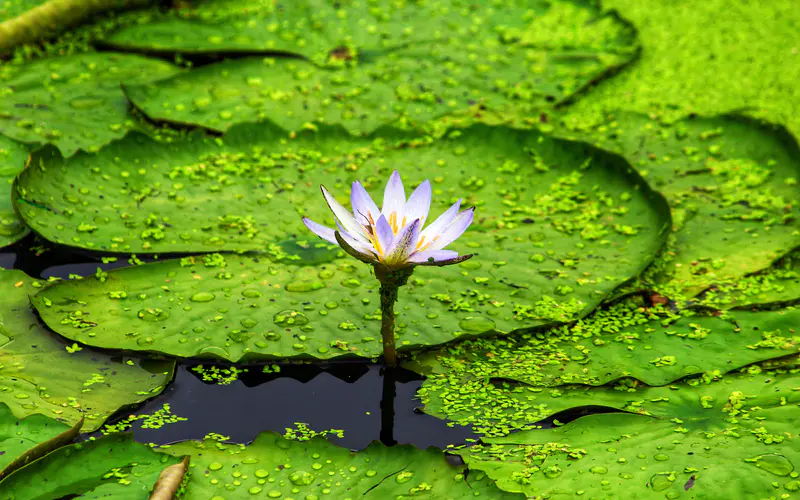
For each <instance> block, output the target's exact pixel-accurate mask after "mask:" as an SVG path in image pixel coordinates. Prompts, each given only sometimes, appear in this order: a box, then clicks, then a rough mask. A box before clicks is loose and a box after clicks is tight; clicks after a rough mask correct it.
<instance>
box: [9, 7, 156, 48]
mask: <svg viewBox="0 0 800 500" xmlns="http://www.w3.org/2000/svg"><path fill="white" fill-rule="evenodd" d="M148 3H150V0H48V1H46V2H44V3H43V4H41V5H39V6H37V7H34V8H32V9H30V10H28V11H26V12H23V13H22V14H20V15H18V16H16V17H12V18H11V19H8V20H6V21H3V22H2V23H0V54H4V53H7V52H10V51H11V49H13V48H14V47H16V46H17V45H22V44H24V43H33V42H38V41H41V40H44V39H47V38H52V37H53V36H55V35H57V34H58V33H60V32H61V31H64V30H65V29H67V28H69V27H70V26H73V25H76V24H79V23H81V22H83V21H85V20H86V19H87V18H89V17H91V16H92V15H95V14H99V13H102V12H106V11H110V10H116V9H130V8H133V7H141V6H143V5H147V4H148Z"/></svg>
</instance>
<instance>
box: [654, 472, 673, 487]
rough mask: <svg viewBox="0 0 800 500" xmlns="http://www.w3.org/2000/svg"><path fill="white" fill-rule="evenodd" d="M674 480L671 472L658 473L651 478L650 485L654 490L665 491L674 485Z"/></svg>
mask: <svg viewBox="0 0 800 500" xmlns="http://www.w3.org/2000/svg"><path fill="white" fill-rule="evenodd" d="M674 481H675V480H674V479H672V475H671V474H670V473H661V474H656V475H654V476H653V477H651V478H650V487H651V488H653V491H664V490H666V489H667V488H669V487H670V486H672V483H673V482H674Z"/></svg>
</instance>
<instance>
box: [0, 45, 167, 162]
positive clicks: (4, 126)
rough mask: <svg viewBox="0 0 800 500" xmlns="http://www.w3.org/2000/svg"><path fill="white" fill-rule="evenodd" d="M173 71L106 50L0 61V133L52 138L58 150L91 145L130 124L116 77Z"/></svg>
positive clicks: (138, 79) (136, 78)
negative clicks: (4, 63)
mask: <svg viewBox="0 0 800 500" xmlns="http://www.w3.org/2000/svg"><path fill="white" fill-rule="evenodd" d="M178 72H179V69H178V68H177V67H176V66H173V65H171V64H169V63H166V62H164V61H161V60H158V59H148V58H146V57H142V56H137V55H131V54H115V53H111V52H101V53H86V54H78V55H72V56H66V57H51V58H46V59H40V60H36V61H33V62H29V63H26V64H6V65H3V66H2V67H0V92H1V93H2V96H3V98H2V100H0V134H4V135H6V136H8V137H10V138H12V139H15V140H17V141H20V142H23V143H28V144H55V145H56V146H57V147H58V149H59V150H60V151H61V153H62V154H64V155H66V156H70V155H72V154H74V153H75V152H76V151H77V150H79V149H83V150H85V151H94V150H97V149H99V148H100V147H101V146H103V145H105V144H107V143H109V142H111V141H112V140H114V139H119V138H120V137H122V136H124V135H125V133H126V132H127V131H128V130H129V129H131V128H132V127H133V126H134V123H133V120H132V118H131V116H130V115H129V114H128V102H127V100H126V99H125V96H124V95H123V94H122V92H121V91H120V82H122V81H125V82H128V83H133V82H135V83H145V82H149V81H152V80H158V79H161V78H167V77H169V76H173V75H175V74H177V73H178Z"/></svg>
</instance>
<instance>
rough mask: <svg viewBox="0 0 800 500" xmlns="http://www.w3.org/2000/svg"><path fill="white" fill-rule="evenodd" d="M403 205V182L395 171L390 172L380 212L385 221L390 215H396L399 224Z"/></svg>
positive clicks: (404, 192)
mask: <svg viewBox="0 0 800 500" xmlns="http://www.w3.org/2000/svg"><path fill="white" fill-rule="evenodd" d="M405 204H406V191H405V189H403V181H402V180H401V179H400V174H399V173H397V170H395V171H394V172H392V175H391V177H389V182H388V183H386V189H385V190H384V192H383V208H382V209H381V212H382V213H383V215H385V216H386V218H387V219H389V218H390V216H391V215H392V213H395V214H397V215H395V217H397V219H398V223H399V220H400V219H402V218H403V213H402V212H403V206H404V205H405ZM390 222H391V221H390ZM398 230H399V228H398Z"/></svg>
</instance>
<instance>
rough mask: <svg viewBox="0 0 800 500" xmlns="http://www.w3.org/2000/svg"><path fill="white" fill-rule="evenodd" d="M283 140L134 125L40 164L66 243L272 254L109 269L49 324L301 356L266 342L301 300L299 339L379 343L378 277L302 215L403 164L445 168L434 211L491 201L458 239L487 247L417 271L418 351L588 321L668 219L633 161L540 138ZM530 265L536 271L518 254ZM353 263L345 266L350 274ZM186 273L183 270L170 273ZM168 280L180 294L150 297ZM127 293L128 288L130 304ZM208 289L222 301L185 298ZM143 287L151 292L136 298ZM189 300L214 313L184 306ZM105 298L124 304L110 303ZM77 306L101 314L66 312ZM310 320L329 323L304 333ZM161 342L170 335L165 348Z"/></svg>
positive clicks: (412, 316) (405, 322)
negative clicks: (185, 134)
mask: <svg viewBox="0 0 800 500" xmlns="http://www.w3.org/2000/svg"><path fill="white" fill-rule="evenodd" d="M337 130H338V129H337ZM283 137H285V136H284V135H283V133H282V132H280V131H277V130H275V129H273V128H269V127H266V126H263V125H256V126H242V127H239V128H237V129H234V130H232V131H231V132H230V133H229V134H228V135H227V136H226V138H225V142H224V143H222V144H220V142H219V141H218V140H212V139H205V138H201V137H199V136H193V137H192V138H190V139H189V140H187V142H185V143H183V144H178V143H173V144H170V145H165V144H160V143H156V142H153V141H151V140H149V139H147V138H144V137H142V136H138V135H137V136H134V137H131V138H129V139H126V140H125V141H122V142H120V143H117V144H114V145H112V146H110V147H109V148H106V149H105V150H103V151H101V152H100V153H98V154H97V155H83V154H80V155H78V156H76V157H75V158H74V159H71V160H69V161H62V160H61V159H60V158H59V157H58V155H57V154H56V153H55V152H54V151H52V150H51V151H49V152H45V153H43V154H42V156H38V157H36V158H35V159H34V163H33V165H32V166H31V167H30V168H28V169H26V171H25V172H23V174H21V176H20V177H19V180H18V184H17V192H18V193H19V194H20V196H21V198H20V200H19V204H18V207H19V208H20V211H21V213H22V215H23V217H24V218H25V220H26V221H28V222H29V223H30V224H31V225H32V227H34V228H35V229H36V230H37V231H38V232H40V233H41V234H43V235H45V236H46V237H47V238H49V239H51V240H53V241H56V242H60V243H67V244H72V245H77V246H82V247H85V248H94V249H102V250H112V251H131V250H133V251H137V252H138V251H139V250H140V249H143V250H145V251H146V252H163V251H192V250H194V251H198V250H202V249H206V248H209V247H213V248H215V249H227V250H247V249H269V254H268V255H264V256H263V258H261V262H260V263H258V265H257V266H254V265H253V264H252V263H253V262H254V261H252V260H248V259H252V258H251V257H241V258H238V257H226V258H225V259H230V262H231V263H232V269H233V270H228V271H227V272H228V273H230V274H231V276H230V278H231V280H233V281H227V280H226V279H222V280H221V281H220V279H218V278H216V276H217V275H218V274H220V270H218V269H215V268H214V267H213V266H214V265H215V263H214V260H213V259H214V258H213V257H209V259H211V260H210V261H209V262H208V263H205V262H203V263H202V264H201V263H200V262H199V261H198V262H197V264H196V266H195V267H197V268H198V269H196V270H195V272H196V273H198V274H197V276H192V275H191V274H190V271H191V270H192V269H191V268H186V269H182V268H181V267H180V263H179V262H173V263H168V264H156V265H153V266H146V267H142V268H140V269H134V270H126V271H120V272H115V273H111V274H110V276H112V278H109V279H108V280H106V278H105V276H100V277H96V278H94V279H91V278H90V281H83V282H71V283H66V282H65V283H60V284H57V285H54V286H53V287H51V288H49V289H48V291H47V293H45V294H42V295H41V296H39V297H38V298H37V299H35V301H34V302H35V304H36V307H37V308H38V309H39V311H40V314H42V315H43V317H44V318H45V320H46V321H47V323H48V325H49V326H50V327H52V328H54V329H56V330H57V331H58V332H60V333H61V334H63V335H65V336H67V337H68V338H75V339H80V341H82V342H87V343H88V344H90V345H104V346H109V347H110V346H114V347H118V346H122V345H124V346H125V347H128V348H138V349H147V350H151V349H158V350H164V352H170V353H172V354H178V355H183V356H187V355H198V354H206V353H207V354H210V355H215V356H222V357H225V358H228V359H234V360H236V359H240V357H241V356H242V355H243V354H245V353H247V352H248V351H251V352H253V353H261V354H262V355H275V354H276V353H279V354H280V355H281V356H287V355H296V354H297V351H295V350H289V351H288V352H287V350H286V347H290V346H293V344H295V343H297V341H292V342H291V343H289V342H287V341H288V340H289V339H288V338H287V339H284V340H282V342H283V345H284V348H281V349H278V350H277V351H276V350H274V348H270V346H269V342H268V340H269V338H271V337H270V335H269V330H270V329H274V328H275V327H276V326H277V327H281V328H284V327H291V326H292V325H294V327H297V326H301V325H297V324H295V323H294V320H293V319H292V318H283V317H282V316H281V318H279V319H272V322H273V324H271V325H270V324H269V322H270V321H271V318H273V315H275V314H276V313H280V312H281V311H289V312H291V311H294V312H295V313H302V314H303V315H304V316H306V317H307V318H310V321H311V324H309V325H302V326H301V331H300V332H296V331H291V333H290V335H303V336H306V337H308V338H313V337H314V335H319V334H320V333H321V332H322V331H325V332H327V333H326V334H325V335H326V336H325V337H324V340H323V341H324V344H325V345H323V347H325V348H326V349H330V347H331V345H330V342H331V341H332V340H344V341H348V342H349V340H348V338H347V337H348V336H346V335H341V334H340V333H339V332H338V330H337V329H343V330H359V329H360V330H361V331H362V332H364V333H363V334H362V335H364V336H363V337H360V338H359V337H355V336H354V335H353V332H350V335H352V337H351V338H354V341H355V342H358V341H359V340H362V339H364V338H366V337H371V338H372V339H373V340H370V342H373V341H374V339H375V338H377V337H378V335H377V334H376V330H375V328H376V326H377V323H372V324H373V325H375V326H370V327H367V326H366V325H368V324H370V322H373V321H375V322H377V320H378V318H377V317H376V310H377V308H378V302H377V297H376V294H375V293H376V292H375V286H376V282H375V280H374V279H373V278H371V277H370V276H369V275H368V268H366V267H364V266H362V265H361V264H359V263H356V262H355V261H353V260H352V259H345V260H343V261H340V260H336V259H337V257H338V256H339V255H343V253H341V252H340V253H338V254H337V253H336V252H332V251H328V250H325V249H324V248H322V249H320V248H317V247H316V245H317V243H316V242H318V241H320V240H318V239H316V237H315V236H313V235H312V234H311V233H309V232H308V231H307V229H306V228H305V227H304V226H303V224H302V222H301V215H308V216H310V217H311V218H312V219H314V220H319V221H327V219H328V218H330V212H329V211H328V209H327V206H325V204H324V202H323V201H322V199H321V195H320V194H319V192H318V189H317V185H318V183H320V182H323V183H325V184H327V185H328V187H329V188H331V189H333V190H335V191H342V190H344V189H345V186H348V187H349V184H350V181H352V180H355V179H358V178H360V179H363V180H365V181H366V182H367V186H368V188H372V187H373V186H375V185H376V184H382V183H383V178H384V177H385V176H386V175H388V174H389V172H390V171H391V169H394V168H397V169H399V170H400V171H401V172H402V173H403V175H404V178H405V179H407V180H410V181H411V184H418V183H419V182H421V181H422V180H423V179H424V178H425V177H424V176H425V174H426V173H429V172H430V168H433V167H434V166H435V167H436V168H438V170H437V176H436V177H434V178H433V179H432V180H433V183H434V190H435V195H434V196H435V198H436V199H437V202H436V205H437V206H435V207H434V208H433V211H434V212H437V211H439V210H444V208H445V207H446V206H448V205H449V204H451V203H452V202H454V201H455V200H456V199H457V198H459V197H462V196H463V197H464V198H465V203H466V204H469V205H476V206H477V207H478V217H477V218H476V222H475V223H474V224H473V225H472V227H471V228H470V230H469V231H468V233H467V235H466V236H464V237H463V238H462V239H461V240H459V246H460V250H461V251H462V252H465V251H470V252H475V253H477V254H478V255H477V257H475V258H473V259H472V261H470V262H467V263H464V264H462V265H461V271H460V272H458V271H454V270H441V269H433V270H431V269H424V270H422V269H420V270H417V271H416V273H415V275H414V278H413V279H412V281H411V283H410V285H409V286H408V287H405V288H404V289H403V291H402V292H401V300H403V301H404V303H401V304H400V310H401V314H402V317H401V326H404V327H406V328H407V332H406V338H405V339H404V340H408V342H409V343H412V344H416V345H430V344H436V343H441V342H443V341H446V340H449V339H452V338H454V337H455V336H457V335H459V334H472V335H477V334H481V333H486V332H490V331H493V330H497V331H500V332H509V331H512V330H516V329H519V328H528V327H532V326H536V325H541V324H548V323H554V322H560V321H568V320H570V319H573V318H576V317H579V316H581V315H583V314H586V313H588V312H589V311H590V310H591V309H593V308H594V307H595V306H596V305H597V304H598V303H599V302H600V301H601V300H602V299H603V298H604V297H605V296H606V295H607V294H608V293H609V292H611V291H612V290H613V289H614V288H616V287H617V286H618V285H619V284H620V283H622V282H623V281H625V280H626V279H627V278H629V277H631V276H634V275H636V274H637V273H638V272H640V271H641V270H642V269H643V268H644V267H645V266H646V265H647V264H648V263H649V261H650V259H651V258H652V257H653V255H654V254H655V252H656V251H657V250H658V248H659V247H660V245H661V243H662V241H663V237H664V234H665V231H664V229H665V226H666V225H667V224H668V223H669V219H668V217H667V213H666V206H665V204H664V201H663V199H662V198H661V197H659V196H658V195H655V194H654V193H652V192H651V191H650V190H649V189H648V188H647V186H646V185H645V184H643V183H642V182H641V180H640V179H638V178H637V177H635V176H634V175H632V173H631V172H629V171H628V170H627V167H626V165H625V163H624V162H622V161H621V159H620V158H618V157H615V156H610V155H604V154H599V155H598V154H596V152H595V151H594V150H592V149H587V148H586V147H584V146H583V145H582V144H580V143H570V142H562V141H553V140H551V139H549V138H547V137H546V136H543V135H540V134H538V133H534V132H520V131H513V130H510V129H505V128H489V127H483V126H476V127H473V128H470V129H468V130H464V131H459V132H457V133H455V134H453V136H452V137H451V138H444V139H440V140H437V141H420V142H409V141H408V140H400V139H398V137H397V135H395V134H393V133H391V132H388V131H387V132H384V133H383V134H381V136H380V137H378V138H375V139H373V140H367V139H356V138H351V137H350V136H348V135H347V134H344V133H343V132H342V131H340V130H339V131H338V133H337V131H336V130H326V131H322V132H320V133H318V134H314V133H307V134H304V135H301V136H297V137H296V138H295V139H292V140H286V139H284V138H283ZM410 146H413V147H410ZM101 165H102V166H101ZM70 185H72V186H74V187H69V188H67V192H66V193H63V190H64V187H65V186H70ZM439 207H441V208H439ZM220 214H225V215H220ZM457 248H458V246H457ZM287 253H288V254H292V255H295V257H296V256H297V254H299V259H298V258H294V259H293V258H289V257H287V256H286V255H287ZM225 259H223V261H224V260H225ZM520 259H527V262H529V263H530V264H529V265H525V266H523V267H519V266H515V265H511V264H510V263H512V262H519V260H520ZM270 261H272V262H270ZM343 262H347V264H345V265H346V268H340V266H341V265H342V263H343ZM350 264H354V265H355V266H352V265H350ZM240 266H246V268H248V269H250V268H252V269H253V271H252V272H253V273H255V274H253V275H252V276H256V275H264V273H267V275H264V276H265V277H264V278H261V280H260V281H259V282H258V283H257V284H256V283H255V282H250V280H251V279H252V276H251V275H248V276H245V277H243V276H240V275H239V274H238V273H239V271H238V269H240V268H241V267H240ZM256 269H257V270H256ZM337 269H339V272H336V271H337ZM172 272H175V273H180V277H179V278H178V277H175V278H174V279H173V277H171V276H170V275H169V273H172ZM352 273H355V274H352ZM129 276H130V277H131V278H132V281H129V279H128V277H129ZM222 276H223V278H224V277H225V273H224V272H223V273H222ZM197 277H200V278H203V279H197ZM165 280H169V281H168V282H167V281H165ZM156 283H157V286H158V287H161V286H166V287H168V288H169V289H170V290H174V291H176V292H178V293H177V294H174V293H173V292H168V291H166V290H162V289H160V288H159V289H157V290H153V289H152V287H153V286H155V284H156ZM226 283H227V284H226ZM267 284H272V285H273V289H270V288H268V287H267ZM274 285H280V286H281V287H282V288H281V290H279V289H277V288H274ZM228 287H230V289H231V290H230V291H226V290H225V288H228ZM245 288H254V289H259V288H261V292H260V293H262V295H263V296H264V298H262V299H259V300H258V301H254V302H252V303H254V304H256V303H257V304H258V305H259V306H260V307H267V309H268V310H269V311H270V312H269V314H268V317H266V318H265V317H262V316H260V315H259V316H258V317H256V316H255V315H254V312H253V311H247V310H245V311H244V312H241V313H240V312H236V313H234V312H233V311H236V310H237V309H241V308H242V307H243V306H242V305H241V304H240V305H237V306H235V308H234V309H233V311H232V310H231V309H232V307H233V306H232V304H229V302H230V303H235V302H236V301H237V300H241V301H242V303H243V304H244V303H251V301H250V300H244V299H241V298H240V297H241V294H242V293H244V289H245ZM284 290H285V291H288V292H294V293H288V294H287V293H284ZM119 291H125V292H126V293H127V295H128V297H129V299H128V300H127V301H120V300H118V297H117V295H118V294H116V292H119ZM197 293H202V294H214V295H215V296H220V299H221V300H220V302H219V303H217V302H211V301H208V302H206V303H201V302H197V301H196V303H195V304H189V302H191V297H192V296H193V295H195V294H197ZM248 293H249V292H248ZM141 294H146V297H145V298H143V299H140V298H138V297H139V296H140V295H141ZM373 294H375V295H373ZM406 294H407V295H406ZM225 295H228V297H225V298H224V299H222V298H223V297H224V296H225ZM267 297H269V299H267ZM409 297H410V298H411V300H409ZM345 299H347V300H350V301H351V302H350V303H349V304H345V303H344V300H345ZM362 299H363V300H362ZM223 300H224V302H225V303H226V305H225V306H222V305H221V303H222V301H223ZM268 300H270V301H271V300H274V302H273V303H269V302H268ZM46 301H51V302H52V304H53V307H49V306H48V305H47V303H46ZM130 301H133V302H136V303H137V304H136V306H135V307H134V306H129V305H128V303H129V302H130ZM82 302H83V303H82ZM306 302H308V303H306ZM329 302H332V304H330V305H326V304H328V303H329ZM412 302H413V303H412ZM84 303H85V304H84ZM218 304H220V305H218ZM140 306H141V307H140ZM337 306H346V307H342V308H341V309H340V310H339V311H336V313H332V312H329V309H328V307H337ZM184 307H192V309H193V310H195V311H197V312H198V313H200V314H199V315H197V316H193V315H186V314H184V313H183V312H179V310H180V311H182V310H183V308H184ZM109 308H110V309H114V310H117V311H120V312H119V315H118V316H112V315H109V314H106V311H107V310H108V309H109ZM126 308H129V309H130V310H127V311H126V310H125V309H126ZM221 308H222V309H225V311H221ZM151 310H152V311H161V312H158V313H157V314H156V313H155V312H149V311H151ZM75 314H89V315H90V316H82V317H83V318H84V320H85V321H71V320H68V319H65V318H66V317H67V316H70V315H75ZM219 315H221V318H220V319H213V318H216V317H217V316H219ZM325 315H327V316H325ZM252 319H257V321H259V325H258V326H257V327H255V329H253V327H247V326H244V327H243V326H242V324H243V322H244V324H245V325H246V324H248V323H251V322H252V321H251V320H252ZM209 320H213V321H209ZM276 321H277V323H275V322H276ZM303 321H308V319H306V320H303ZM195 322H199V323H197V324H193V323H195ZM284 323H285V324H284ZM190 324H191V325H190ZM303 326H305V327H306V328H305V330H306V331H310V330H311V329H312V328H313V329H314V330H315V331H316V332H318V333H316V334H314V335H312V334H310V333H309V334H304V333H301V332H303V331H304V329H303ZM180 332H184V333H183V334H181V333H180ZM332 332H336V333H335V334H333V335H332V334H331V333H332ZM401 333H402V332H401ZM264 335H267V338H266V340H265V338H263V337H264ZM290 335H286V337H289V336H290ZM165 337H169V338H171V341H170V342H168V343H166V345H159V344H161V343H162V342H163V339H164V338H165ZM181 338H182V339H183V343H181V344H178V342H179V340H181ZM297 338H299V337H297ZM148 339H149V340H148ZM300 340H301V342H300V344H302V343H303V342H304V341H303V339H300ZM172 342H174V346H173V347H171V348H168V345H169V344H171V343H172ZM207 347H214V349H211V350H208V351H206V348H207ZM308 347H313V349H309V348H308ZM319 347H320V346H319V345H313V344H312V345H311V346H301V351H302V352H305V353H307V354H312V355H314V356H317V355H319V353H318V351H319ZM245 348H246V349H247V350H245ZM359 349H360V348H359ZM346 350H347V351H351V352H352V350H351V349H349V348H346ZM314 351H316V352H314ZM364 354H366V355H371V356H375V355H377V354H378V353H377V352H375V351H374V350H373V351H372V352H368V353H364ZM330 356H332V354H330V353H328V354H325V357H330Z"/></svg>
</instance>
